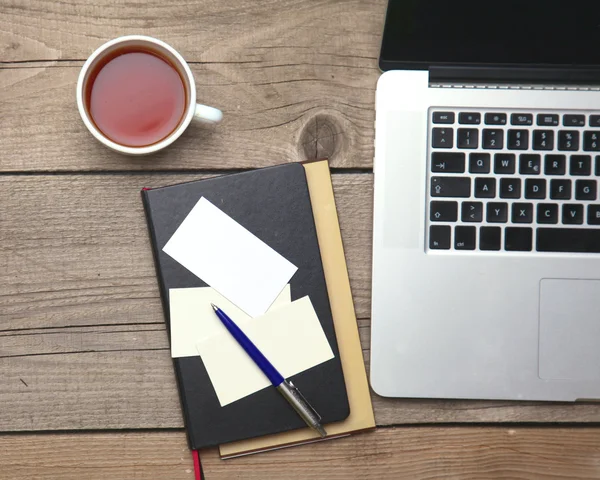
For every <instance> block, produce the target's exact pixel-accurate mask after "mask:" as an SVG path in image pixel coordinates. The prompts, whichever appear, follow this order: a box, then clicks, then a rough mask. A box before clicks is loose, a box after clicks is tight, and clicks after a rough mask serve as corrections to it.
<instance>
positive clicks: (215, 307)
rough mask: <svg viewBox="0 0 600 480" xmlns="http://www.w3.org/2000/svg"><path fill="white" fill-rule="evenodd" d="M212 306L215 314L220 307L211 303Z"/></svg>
mask: <svg viewBox="0 0 600 480" xmlns="http://www.w3.org/2000/svg"><path fill="white" fill-rule="evenodd" d="M210 306H211V307H213V310H214V311H215V312H216V311H217V310H218V309H219V307H217V306H216V305H215V304H214V303H211V304H210Z"/></svg>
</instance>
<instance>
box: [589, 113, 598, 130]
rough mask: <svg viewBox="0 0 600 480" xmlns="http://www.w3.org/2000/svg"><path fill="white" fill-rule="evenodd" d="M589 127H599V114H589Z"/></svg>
mask: <svg viewBox="0 0 600 480" xmlns="http://www.w3.org/2000/svg"><path fill="white" fill-rule="evenodd" d="M590 127H600V115H590Z"/></svg>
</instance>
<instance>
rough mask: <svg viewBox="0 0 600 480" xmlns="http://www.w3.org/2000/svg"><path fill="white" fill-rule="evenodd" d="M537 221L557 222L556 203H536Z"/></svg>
mask: <svg viewBox="0 0 600 480" xmlns="http://www.w3.org/2000/svg"><path fill="white" fill-rule="evenodd" d="M537 223H558V205H557V204H556V203H540V204H538V206H537Z"/></svg>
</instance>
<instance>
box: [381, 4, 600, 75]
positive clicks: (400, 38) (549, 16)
mask: <svg viewBox="0 0 600 480" xmlns="http://www.w3.org/2000/svg"><path fill="white" fill-rule="evenodd" d="M444 64H446V65H447V64H452V65H457V64H461V65H469V64H470V65H473V64H478V65H481V64H487V65H490V64H491V65H507V66H508V65H511V66H523V65H528V66H547V67H552V66H562V67H583V66H600V1H599V0H503V1H488V0H390V2H389V6H388V13H387V17H386V22H385V30H384V36H383V42H382V46H381V56H380V66H381V68H382V70H389V69H397V68H427V67H429V66H430V65H444Z"/></svg>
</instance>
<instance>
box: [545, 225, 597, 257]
mask: <svg viewBox="0 0 600 480" xmlns="http://www.w3.org/2000/svg"><path fill="white" fill-rule="evenodd" d="M536 250H537V251H538V252H573V253H600V229H591V228H538V229H537V242H536Z"/></svg>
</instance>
